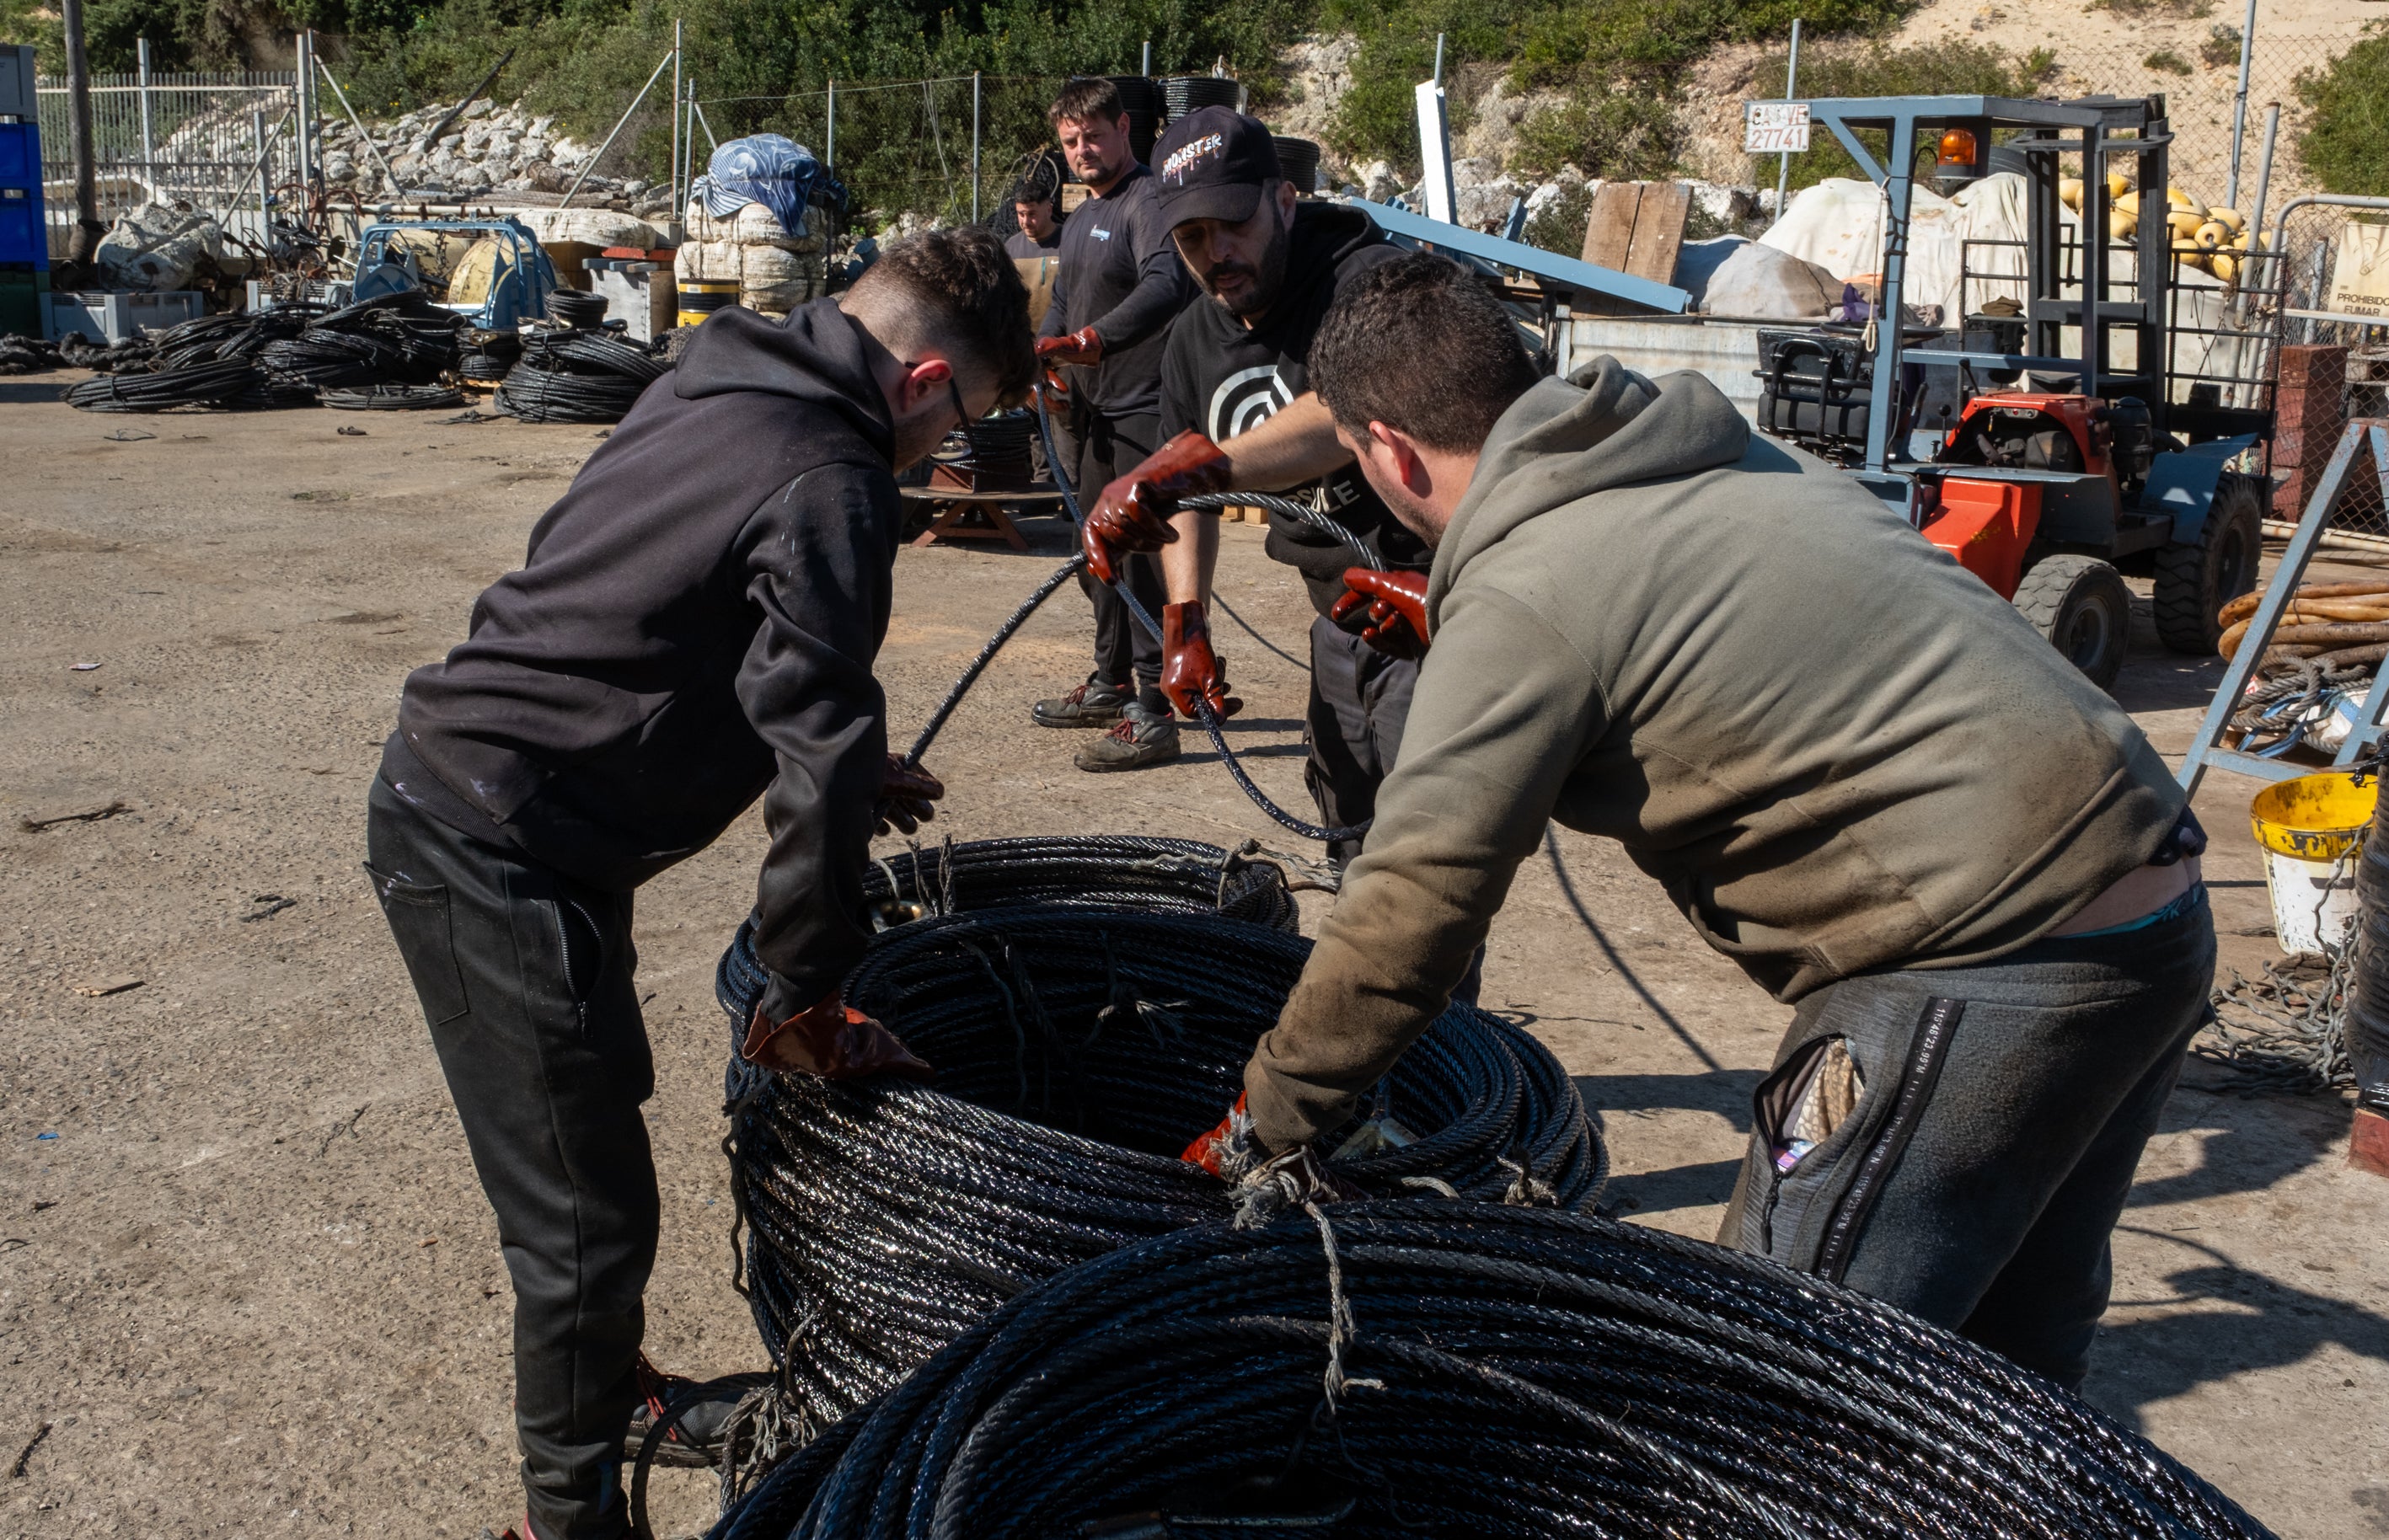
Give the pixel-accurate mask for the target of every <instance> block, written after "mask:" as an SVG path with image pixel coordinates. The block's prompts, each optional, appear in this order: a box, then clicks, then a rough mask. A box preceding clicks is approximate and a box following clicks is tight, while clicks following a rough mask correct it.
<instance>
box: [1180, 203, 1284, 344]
mask: <svg viewBox="0 0 2389 1540" xmlns="http://www.w3.org/2000/svg"><path fill="white" fill-rule="evenodd" d="M1293 225H1294V222H1293V221H1292V220H1289V219H1280V220H1279V221H1278V222H1277V230H1276V232H1275V233H1274V234H1272V235H1271V236H1270V243H1269V248H1268V249H1267V250H1265V251H1263V252H1262V253H1261V260H1260V266H1259V269H1258V271H1257V272H1255V273H1254V274H1253V284H1252V287H1251V288H1249V289H1248V290H1246V293H1245V295H1244V297H1243V298H1242V299H1238V300H1237V301H1236V302H1235V303H1233V304H1230V303H1229V302H1228V301H1227V300H1225V299H1220V293H1219V290H1218V289H1217V288H1216V287H1214V286H1213V278H1214V277H1215V276H1216V275H1217V274H1219V272H1220V269H1219V268H1218V267H1216V266H1215V267H1213V268H1212V270H1211V272H1210V273H1208V274H1205V275H1204V278H1203V291H1204V292H1205V293H1206V294H1208V295H1209V296H1210V297H1211V298H1212V299H1216V300H1219V304H1220V308H1221V309H1222V310H1224V311H1226V312H1228V313H1229V314H1230V315H1233V316H1234V317H1235V318H1236V319H1238V320H1239V321H1242V320H1245V319H1246V318H1248V317H1251V316H1255V315H1260V314H1263V313H1265V312H1267V311H1268V310H1269V308H1270V307H1271V305H1274V304H1276V303H1277V299H1278V296H1279V294H1281V293H1282V292H1284V288H1285V254H1286V248H1287V247H1288V246H1290V245H1291V244H1292V243H1293V239H1294V229H1293ZM1238 271H1243V270H1242V268H1241V267H1240V268H1239V269H1238Z"/></svg>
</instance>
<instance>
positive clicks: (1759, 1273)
mask: <svg viewBox="0 0 2389 1540" xmlns="http://www.w3.org/2000/svg"><path fill="white" fill-rule="evenodd" d="M1528 1222H1531V1221H1528ZM1386 1228H1387V1229H1389V1230H1395V1231H1399V1230H1400V1229H1402V1228H1403V1227H1402V1226H1401V1225H1400V1224H1399V1222H1398V1221H1396V1222H1389V1223H1388V1225H1387V1226H1386ZM1422 1233H1424V1232H1422ZM1680 1244H1681V1245H1682V1246H1684V1247H1688V1248H1695V1250H1693V1251H1690V1252H1687V1253H1686V1254H1685V1255H1686V1257H1687V1258H1688V1259H1689V1260H1691V1261H1693V1262H1695V1263H1700V1264H1706V1263H1711V1262H1714V1263H1716V1264H1717V1265H1718V1266H1717V1267H1716V1268H1715V1269H1713V1270H1712V1269H1708V1268H1706V1267H1703V1268H1696V1269H1693V1271H1692V1272H1691V1275H1690V1276H1692V1277H1693V1278H1694V1279H1698V1280H1699V1282H1700V1283H1701V1284H1702V1285H1704V1286H1705V1287H1704V1289H1703V1290H1701V1291H1696V1295H1697V1294H1699V1293H1716V1292H1718V1290H1717V1288H1716V1284H1717V1281H1718V1275H1720V1274H1725V1273H1731V1272H1735V1271H1740V1270H1742V1269H1741V1268H1740V1267H1739V1266H1738V1264H1740V1263H1742V1262H1745V1261H1751V1260H1760V1259H1749V1258H1744V1257H1743V1255H1742V1254H1739V1253H1731V1252H1718V1253H1717V1254H1716V1255H1715V1256H1710V1255H1708V1254H1707V1253H1711V1252H1716V1251H1717V1249H1716V1248H1709V1247H1705V1246H1703V1245H1702V1243H1700V1242H1697V1241H1684V1242H1680ZM1653 1249H1654V1250H1662V1249H1664V1248H1653ZM1622 1255H1623V1256H1624V1257H1626V1258H1629V1259H1632V1258H1633V1257H1634V1254H1633V1253H1630V1252H1629V1253H1626V1254H1622ZM1451 1266H1452V1268H1454V1269H1457V1270H1462V1271H1466V1270H1469V1269H1471V1268H1473V1267H1475V1266H1476V1264H1475V1263H1470V1262H1464V1261H1460V1260H1454V1261H1453V1262H1452V1264H1451ZM1633 1271H1634V1272H1635V1273H1636V1275H1637V1276H1639V1277H1640V1278H1641V1279H1642V1284H1641V1287H1642V1289H1643V1290H1644V1291H1645V1292H1646V1297H1647V1300H1648V1307H1649V1308H1651V1309H1654V1310H1656V1309H1661V1308H1663V1307H1664V1306H1665V1305H1666V1300H1667V1295H1666V1293H1665V1292H1664V1291H1667V1290H1669V1289H1672V1288H1673V1287H1674V1286H1675V1283H1676V1281H1677V1279H1679V1277H1680V1274H1679V1273H1678V1271H1677V1270H1674V1269H1654V1268H1648V1267H1636V1268H1634V1269H1633ZM1749 1272H1750V1274H1751V1276H1750V1277H1749V1278H1748V1279H1744V1284H1743V1286H1742V1287H1741V1288H1739V1289H1737V1290H1735V1291H1733V1292H1732V1305H1731V1307H1732V1308H1735V1309H1737V1310H1740V1311H1743V1312H1745V1313H1748V1314H1750V1315H1753V1316H1755V1317H1764V1318H1766V1319H1767V1320H1768V1321H1769V1325H1770V1327H1771V1328H1773V1329H1774V1330H1777V1331H1779V1332H1781V1333H1782V1335H1781V1336H1779V1337H1777V1338H1776V1339H1774V1342H1773V1346H1774V1350H1775V1351H1777V1352H1779V1353H1784V1354H1789V1355H1795V1357H1796V1358H1797V1360H1798V1361H1801V1362H1803V1363H1805V1365H1806V1366H1807V1367H1808V1368H1810V1369H1811V1370H1812V1371H1814V1372H1817V1373H1820V1374H1823V1373H1829V1372H1832V1364H1833V1362H1834V1361H1837V1360H1838V1361H1847V1360H1851V1359H1858V1360H1859V1361H1860V1362H1862V1361H1863V1357H1864V1355H1863V1353H1862V1351H1854V1348H1853V1344H1854V1343H1855V1344H1859V1347H1860V1348H1862V1345H1863V1343H1864V1342H1865V1337H1866V1333H1867V1332H1868V1331H1869V1330H1880V1329H1882V1328H1884V1327H1890V1328H1894V1329H1897V1330H1909V1329H1915V1330H1917V1331H1918V1332H1919V1333H1920V1335H1921V1340H1920V1342H1919V1343H1918V1345H1919V1346H1920V1348H1923V1349H1924V1350H1925V1351H1926V1352H1927V1353H1928V1355H1934V1356H1944V1351H1943V1350H1945V1349H1947V1348H1948V1346H1949V1345H1950V1344H1953V1343H1959V1340H1958V1339H1955V1338H1953V1337H1948V1335H1947V1334H1941V1333H1936V1332H1935V1329H1933V1328H1930V1327H1925V1326H1923V1323H1922V1322H1918V1321H1915V1320H1914V1319H1913V1318H1912V1317H1906V1316H1902V1315H1900V1314H1898V1313H1897V1312H1893V1311H1890V1310H1889V1309H1888V1307H1886V1306H1883V1305H1876V1304H1875V1303H1874V1302H1872V1301H1866V1300H1863V1299H1862V1297H1860V1296H1857V1295H1851V1294H1846V1293H1834V1294H1822V1292H1821V1291H1817V1290H1808V1289H1803V1288H1797V1287H1795V1288H1791V1289H1785V1288H1782V1284H1783V1283H1785V1282H1787V1281H1788V1282H1792V1283H1794V1284H1795V1285H1796V1284H1803V1283H1807V1282H1808V1281H1811V1280H1808V1279H1806V1277H1805V1275H1799V1274H1787V1273H1785V1272H1784V1271H1783V1270H1782V1269H1781V1268H1777V1267H1774V1266H1773V1265H1772V1264H1764V1265H1763V1266H1760V1267H1758V1268H1754V1269H1749ZM1770 1272H1771V1273H1772V1274H1773V1275H1775V1276H1773V1277H1772V1278H1770V1277H1769V1274H1770ZM1762 1283H1765V1284H1773V1285H1775V1287H1759V1286H1757V1285H1760V1284H1762ZM1561 1287H1562V1286H1561V1285H1560V1284H1559V1283H1558V1282H1556V1281H1555V1280H1553V1279H1550V1278H1547V1277H1543V1276H1540V1275H1539V1274H1537V1275H1535V1276H1534V1277H1533V1289H1534V1290H1535V1291H1536V1292H1537V1297H1540V1295H1541V1293H1543V1292H1549V1291H1552V1290H1553V1289H1558V1288H1561ZM1786 1294H1791V1295H1800V1294H1807V1295H1809V1296H1810V1297H1812V1298H1819V1302H1820V1303H1838V1304H1843V1305H1851V1306H1854V1308H1852V1309H1849V1310H1846V1311H1844V1312H1842V1313H1841V1315H1842V1317H1843V1318H1842V1320H1841V1323H1840V1326H1839V1330H1840V1331H1841V1333H1842V1335H1841V1336H1839V1337H1836V1336H1835V1335H1834V1334H1833V1330H1826V1329H1821V1328H1820V1327H1819V1326H1818V1325H1817V1324H1816V1320H1817V1317H1816V1314H1815V1313H1814V1312H1802V1311H1798V1310H1787V1309H1784V1308H1783V1307H1782V1298H1783V1296H1784V1295H1786ZM1820 1295H1821V1297H1820ZM1691 1304H1692V1306H1693V1309H1694V1311H1695V1312H1696V1313H1695V1314H1694V1315H1693V1316H1690V1317H1680V1318H1681V1319H1684V1320H1687V1321H1692V1322H1697V1321H1699V1320H1701V1319H1703V1318H1708V1319H1710V1320H1711V1321H1712V1322H1713V1324H1714V1327H1715V1329H1716V1330H1721V1331H1722V1330H1725V1329H1726V1328H1725V1325H1724V1323H1723V1322H1722V1321H1721V1320H1719V1319H1718V1317H1717V1316H1716V1311H1717V1308H1718V1306H1716V1305H1714V1304H1712V1303H1705V1302H1704V1301H1703V1300H1702V1299H1700V1298H1698V1297H1694V1298H1693V1300H1692V1302H1691ZM1802 1339H1806V1340H1808V1342H1810V1343H1831V1344H1832V1345H1833V1347H1834V1349H1835V1353H1834V1355H1833V1358H1832V1359H1828V1358H1826V1357H1823V1356H1820V1355H1819V1354H1818V1353H1817V1352H1816V1351H1814V1350H1813V1348H1812V1349H1808V1350H1804V1349H1803V1348H1802V1347H1801V1346H1800V1342H1801V1340H1802ZM1961 1345H1962V1346H1963V1347H1964V1352H1963V1353H1962V1354H1960V1355H1949V1356H1946V1358H1945V1362H1944V1366H1943V1367H1945V1368H1949V1369H1951V1370H1952V1373H1953V1375H1954V1378H1948V1377H1945V1379H1944V1380H1943V1381H1940V1383H1942V1384H1943V1385H1945V1386H1947V1385H1950V1384H1956V1385H1965V1384H1968V1383H1970V1382H1974V1381H1983V1380H1990V1381H2013V1384H2012V1386H2011V1387H2010V1388H2009V1390H2008V1391H2007V1393H2006V1394H2002V1395H2000V1396H1999V1397H1998V1398H1997V1399H1996V1400H1989V1399H1986V1400H1983V1401H1978V1402H1975V1403H1974V1404H1970V1405H1967V1406H1961V1407H1959V1408H1957V1409H1956V1410H1954V1411H1943V1410H1941V1409H1939V1408H1936V1407H1935V1406H1933V1405H1931V1404H1930V1403H1928V1402H1926V1401H1924V1400H1922V1399H1920V1398H1918V1397H1917V1396H1916V1395H1915V1394H1913V1392H1912V1390H1911V1389H1910V1385H1909V1384H1908V1382H1907V1381H1908V1376H1910V1375H1912V1374H1913V1373H1914V1366H1913V1365H1912V1364H1910V1365H1905V1366H1898V1367H1889V1366H1886V1368H1885V1369H1884V1371H1883V1372H1877V1371H1876V1370H1875V1369H1874V1368H1872V1367H1871V1366H1870V1367H1867V1368H1862V1369H1860V1370H1859V1384H1860V1387H1861V1388H1863V1389H1864V1390H1866V1392H1867V1393H1868V1394H1872V1395H1877V1396H1880V1397H1882V1398H1883V1399H1884V1401H1886V1402H1887V1403H1888V1404H1890V1405H1892V1406H1894V1408H1895V1409H1896V1410H1897V1411H1899V1412H1901V1413H1902V1414H1904V1415H1907V1416H1910V1417H1913V1418H1916V1419H1919V1420H1920V1421H1923V1422H1927V1423H1929V1424H1931V1425H1932V1426H1934V1427H1935V1428H1936V1429H1937V1431H1938V1432H1939V1434H1940V1435H1941V1436H1942V1437H1943V1438H1944V1439H1946V1440H1947V1441H1948V1443H1949V1444H1950V1445H1951V1446H1953V1447H1971V1446H1972V1445H1974V1441H1975V1440H1976V1439H1977V1437H1978V1436H1979V1430H1980V1429H1981V1428H1982V1427H1984V1426H1986V1425H1992V1426H1996V1425H1998V1424H1999V1422H2000V1421H2001V1420H2002V1417H2003V1408H2004V1407H2006V1406H2012V1405H2014V1404H2015V1403H2016V1398H2017V1397H2018V1396H2019V1395H2021V1396H2022V1397H2024V1398H2025V1400H2027V1401H2028V1402H2029V1403H2031V1404H2033V1405H2035V1406H2038V1407H2043V1408H2046V1409H2047V1410H2049V1411H2050V1412H2051V1413H2055V1414H2059V1420H2061V1421H2076V1420H2079V1421H2081V1422H2082V1426H2083V1428H2084V1430H2085V1431H2088V1430H2089V1426H2090V1422H2089V1420H2086V1419H2076V1418H2075V1417H2074V1415H2073V1414H2074V1413H2075V1412H2076V1411H2077V1410H2079V1411H2085V1412H2087V1408H2083V1407H2081V1405H2080V1403H2078V1402H2076V1401H2074V1400H2073V1399H2072V1398H2070V1397H2065V1396H2064V1395H2063V1393H2062V1392H2058V1391H2057V1390H2056V1389H2055V1387H2053V1386H2050V1385H2049V1384H2048V1383H2047V1382H2046V1381H2039V1380H2037V1379H2032V1378H2031V1377H2029V1376H2023V1377H2021V1378H2019V1376H2020V1375H2021V1371H2018V1370H2015V1369H2014V1368H2013V1366H2012V1365H2010V1364H2009V1363H2008V1362H2007V1360H2005V1359H2003V1358H1999V1357H1998V1356H1997V1355H1991V1354H1987V1353H1985V1352H1983V1351H1982V1350H1980V1349H1974V1348H1972V1347H1971V1344H1961ZM2027 1381H2028V1382H2027ZM2099 1432H2101V1433H2102V1434H2107V1433H2112V1432H2113V1430H2112V1428H2108V1427H2104V1426H2102V1427H2101V1428H2100V1429H2099ZM2127 1436H2128V1435H2127ZM1992 1448H1993V1452H1994V1454H1996V1455H1998V1456H1999V1458H1998V1459H1996V1460H1994V1461H1993V1464H1994V1465H1995V1466H1999V1467H2003V1468H2004V1469H2005V1470H2007V1471H2008V1473H2009V1474H2010V1475H2011V1476H2016V1475H2021V1476H2027V1477H2028V1476H2030V1475H2032V1474H2034V1473H2036V1472H2037V1471H2038V1470H2042V1469H2044V1468H2045V1467H2047V1466H2050V1465H2052V1464H2056V1465H2063V1466H2065V1467H2066V1468H2067V1469H2068V1470H2069V1471H2070V1472H2071V1473H2072V1474H2073V1475H2074V1476H2075V1478H2076V1482H2077V1483H2078V1484H2080V1485H2081V1486H2083V1487H2084V1488H2085V1489H2090V1490H2096V1489H2097V1488H2098V1486H2099V1483H2101V1482H2102V1481H2105V1480H2108V1479H2109V1478H2110V1475H2111V1474H2112V1473H2102V1472H2101V1471H2098V1470H2090V1469H2089V1468H2086V1467H2085V1466H2084V1465H2083V1464H2082V1463H2081V1461H2080V1460H2079V1459H2078V1458H2076V1457H2074V1456H2076V1454H2078V1453H2080V1452H2079V1451H2071V1450H2069V1449H2068V1448H2067V1447H2066V1446H2065V1445H2064V1444H2063V1441H2054V1442H2051V1443H2050V1445H2049V1446H2047V1447H2045V1448H2041V1449H2038V1450H2014V1451H2011V1446H2010V1445H1994V1446H1992ZM2147 1450H2148V1446H2147V1445H2140V1452H2142V1453H2143V1454H2144V1453H2145V1452H2146V1451H2147ZM2011 1452H2012V1455H2013V1457H2012V1458H2010V1457H2008V1456H2009V1455H2010V1454H2011ZM1967 1457H1969V1458H1971V1457H1974V1456H1967ZM2176 1469H2178V1468H2176ZM1989 1479H1991V1480H1993V1481H1996V1480H1998V1479H1999V1478H1998V1475H1997V1472H1996V1471H1995V1472H1994V1473H1993V1475H1992V1476H1991V1477H1990V1478H1989ZM2186 1490H2187V1489H2185V1491H2186Z"/></svg>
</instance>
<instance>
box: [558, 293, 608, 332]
mask: <svg viewBox="0 0 2389 1540" xmlns="http://www.w3.org/2000/svg"><path fill="white" fill-rule="evenodd" d="M606 311H607V302H606V297H605V296H604V295H602V294H591V293H589V292H588V291H587V290H585V289H577V288H560V289H557V290H556V291H555V292H553V293H551V294H550V295H549V296H548V297H547V318H548V319H549V320H550V321H553V322H555V323H556V325H559V326H569V327H572V328H574V329H575V330H580V329H581V328H585V327H593V326H601V325H605V322H606Z"/></svg>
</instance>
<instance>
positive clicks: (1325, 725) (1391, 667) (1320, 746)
mask: <svg viewBox="0 0 2389 1540" xmlns="http://www.w3.org/2000/svg"><path fill="white" fill-rule="evenodd" d="M1417 683H1418V665H1417V664H1415V663H1409V662H1405V661H1403V660H1402V659H1400V658H1395V657H1387V656H1386V655H1385V654H1383V653H1381V652H1379V651H1377V650H1376V649H1375V648H1374V647H1372V646H1370V645H1369V644H1368V643H1365V642H1363V641H1361V639H1360V638H1359V637H1357V636H1354V635H1352V634H1351V633H1349V632H1348V631H1346V630H1343V629H1342V628H1340V627H1338V626H1337V625H1336V624H1335V622H1334V621H1333V620H1330V619H1328V618H1327V617H1325V616H1323V615H1321V616H1314V617H1312V619H1311V622H1310V704H1309V707H1308V709H1307V710H1306V711H1305V712H1304V715H1303V724H1302V741H1303V745H1304V746H1305V747H1306V748H1308V749H1309V751H1310V757H1309V761H1308V762H1307V763H1306V764H1304V766H1303V767H1302V779H1303V783H1304V784H1305V785H1307V786H1309V788H1310V799H1311V800H1312V801H1313V802H1315V803H1317V804H1318V805H1319V816H1320V818H1321V820H1322V821H1323V822H1325V823H1326V825H1327V826H1328V827H1329V828H1331V829H1340V828H1350V827H1352V826H1354V825H1357V824H1362V823H1366V822H1368V821H1370V820H1371V819H1373V818H1374V817H1376V816H1377V787H1378V786H1379V785H1380V784H1382V783H1384V781H1385V779H1386V773H1387V772H1388V771H1390V770H1392V769H1393V768H1394V756H1395V755H1396V754H1397V753H1398V752H1399V751H1400V749H1401V746H1402V724H1403V723H1404V722H1406V721H1408V720H1409V719H1410V714H1411V691H1412V688H1413V687H1415V686H1416V685H1417ZM1360 853H1361V842H1360V841H1359V840H1357V839H1354V840H1338V841H1336V842H1335V843H1334V844H1332V845H1330V846H1328V847H1327V856H1328V859H1330V860H1332V861H1334V862H1335V864H1336V865H1337V866H1339V867H1340V866H1342V865H1344V864H1345V863H1346V862H1348V861H1349V860H1350V859H1352V858H1353V857H1355V856H1357V855H1359V854H1360Z"/></svg>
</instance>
